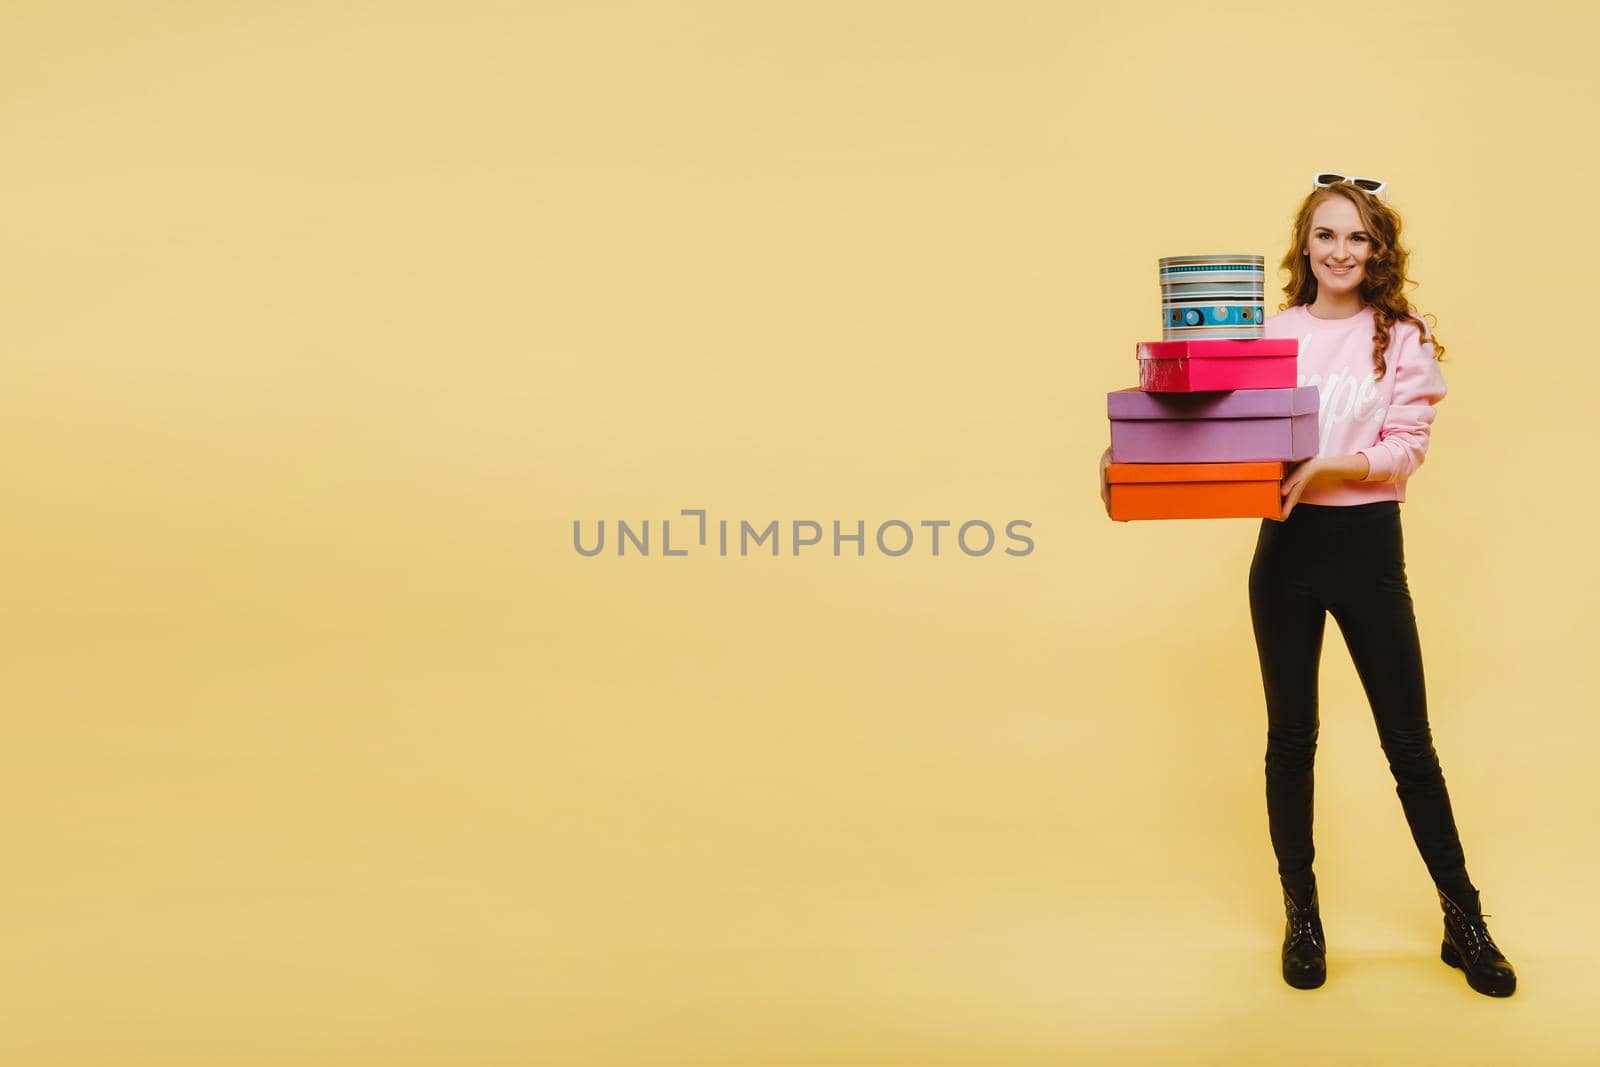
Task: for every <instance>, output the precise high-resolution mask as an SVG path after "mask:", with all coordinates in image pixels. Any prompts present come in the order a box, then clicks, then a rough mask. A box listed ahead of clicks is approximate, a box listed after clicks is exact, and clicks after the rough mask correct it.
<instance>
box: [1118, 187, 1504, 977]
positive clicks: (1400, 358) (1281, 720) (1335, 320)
mask: <svg viewBox="0 0 1600 1067" xmlns="http://www.w3.org/2000/svg"><path fill="white" fill-rule="evenodd" d="M1384 193H1385V189H1384V186H1383V183H1381V182H1377V181H1372V180H1370V179H1362V178H1356V179H1347V178H1344V177H1343V176H1341V175H1336V174H1323V175H1318V176H1317V178H1316V179H1315V181H1314V184H1313V188H1312V190H1311V192H1310V193H1309V194H1307V196H1306V198H1305V200H1304V201H1303V202H1302V203H1301V205H1300V209H1299V211H1298V212H1297V213H1296V215H1295V220H1294V232H1293V235H1292V237H1291V240H1290V244H1289V250H1288V253H1287V254H1286V255H1285V256H1284V259H1283V264H1282V266H1283V269H1284V270H1285V271H1287V272H1288V275H1289V282H1288V284H1287V285H1286V286H1285V287H1284V293H1285V294H1286V295H1287V296H1288V298H1289V299H1288V301H1287V303H1286V304H1285V305H1284V307H1283V308H1282V309H1281V310H1280V313H1279V314H1277V315H1274V316H1272V317H1271V318H1269V319H1268V320H1267V322H1266V336H1268V337H1296V338H1299V339H1300V351H1299V378H1300V383H1301V384H1302V385H1315V386H1317V387H1318V389H1319V392H1320V394H1321V441H1320V447H1319V448H1318V452H1317V455H1316V457H1315V458H1313V459H1309V460H1306V461H1305V462H1303V463H1299V464H1296V465H1295V466H1293V467H1291V468H1290V469H1289V470H1288V471H1287V472H1286V474H1285V477H1284V480H1283V485H1282V494H1283V510H1282V513H1281V515H1280V516H1279V518H1277V519H1264V520H1262V522H1261V529H1260V533H1259V535H1258V537H1257V540H1256V550H1255V557H1254V559H1253V561H1252V563H1251V567H1250V586H1249V589H1250V615H1251V622H1252V624H1253V626H1254V629H1255V638H1256V650H1257V653H1258V655H1259V658H1260V661H1261V679H1262V684H1263V687H1264V689H1265V692H1266V704H1267V747H1266V785H1267V790H1266V792H1267V818H1268V825H1269V829H1270V832H1271V837H1272V847H1273V851H1274V852H1275V853H1276V856H1277V864H1278V874H1279V878H1280V881H1281V883H1282V886H1283V899H1284V910H1285V912H1286V914H1287V922H1286V924H1285V932H1284V941H1283V952H1282V968H1283V978H1284V980H1285V981H1286V982H1288V983H1289V984H1290V985H1291V986H1294V987H1296V988H1299V989H1314V988H1316V987H1318V986H1320V985H1322V984H1323V982H1324V981H1325V980H1326V978H1327V963H1326V952H1325V945H1326V942H1325V941H1324V939H1323V931H1322V919H1321V916H1320V913H1319V901H1318V897H1317V885H1316V878H1315V875H1314V874H1313V873H1312V859H1313V857H1314V854H1315V853H1314V849H1313V847H1312V838H1311V824H1312V762H1313V759H1314V757H1315V755H1316V747H1317V731H1318V725H1319V721H1318V716H1317V665H1318V661H1319V659H1320V657H1321V651H1322V637H1323V630H1324V625H1325V623H1326V621H1327V616H1328V615H1329V614H1332V615H1333V618H1334V621H1335V622H1336V623H1337V624H1338V626H1339V629H1340V631H1341V632H1342V633H1343V635H1344V639H1345V644H1346V645H1347V646H1348V647H1349V649H1350V656H1351V659H1352V660H1353V661H1354V663H1355V667H1356V672H1357V674H1358V675H1359V676H1360V678H1361V684H1362V686H1363V688H1364V689H1365V690H1366V694H1367V699H1368V701H1369V702H1370V704H1371V706H1372V715H1373V719H1374V721H1375V722H1376V724H1377V728H1378V739H1379V742H1380V744H1381V745H1382V747H1383V752H1384V754H1385V756H1387V758H1388V762H1389V769H1390V771H1391V772H1392V773H1393V775H1394V779H1395V791H1396V792H1397V793H1398V794H1399V796H1400V803H1401V806H1402V808H1403V810H1404V812H1405V817H1406V821H1407V823H1408V824H1409V825H1410V828H1411V835H1412V839H1413V840H1414V841H1415V842H1416V845H1417V849H1418V851H1419V852H1421V854H1422V859H1423V861H1424V863H1425V864H1426V865H1427V869H1428V873H1429V875H1430V876H1431V877H1432V879H1433V882H1434V885H1435V888H1436V889H1437V891H1438V894H1439V903H1440V906H1441V907H1442V908H1443V910H1444V939H1443V942H1442V944H1441V946H1440V958H1441V959H1443V960H1444V962H1446V963H1448V964H1450V965H1451V966H1452V967H1459V968H1461V969H1462V970H1464V971H1465V972H1466V977H1467V982H1468V984H1469V985H1471V987H1472V988H1473V989H1475V990H1477V991H1478V992H1480V993H1485V994H1488V995H1490V996H1510V995H1511V994H1512V993H1513V992H1514V991H1515V990H1516V972H1515V970H1514V969H1513V968H1512V966H1511V964H1510V963H1508V962H1506V959H1505V957H1504V955H1502V954H1501V952H1500V950H1499V948H1497V947H1496V945H1495V943H1494V941H1493V939H1492V938H1491V937H1490V936H1489V930H1488V927H1487V926H1486V925H1485V924H1484V918H1485V916H1484V915H1483V913H1482V912H1481V911H1480V910H1479V900H1478V891H1477V889H1476V888H1475V887H1474V886H1473V884H1472V881H1471V879H1469V878H1468V877H1467V867H1466V857H1465V855H1464V854H1463V851H1462V847H1461V840H1460V837H1459V836H1458V834H1457V832H1456V825H1455V818H1454V815H1453V814H1452V812H1451V808H1450V796H1449V793H1448V791H1447V790H1446V788H1445V781H1444V775H1443V773H1442V771H1441V769H1440V765H1439V759H1438V756H1437V754H1436V753H1435V751H1434V747H1433V737H1432V732H1431V730H1430V727H1429V724H1428V711H1427V698H1426V692H1425V689H1424V684H1423V670H1422V652H1421V647H1420V644H1419V642H1418V638H1417V624H1416V618H1415V615H1414V614H1413V611H1412V602H1411V593H1410V590H1409V588H1408V586H1407V583H1406V572H1405V556H1404V550H1403V544H1402V536H1401V528H1400V506H1399V505H1400V501H1403V500H1404V499H1405V485H1406V479H1407V478H1408V477H1409V476H1410V475H1412V474H1413V473H1414V472H1415V471H1416V470H1417V468H1418V467H1419V466H1420V465H1421V464H1422V461H1423V457H1424V456H1426V454H1427V451H1428V431H1429V428H1430V426H1431V425H1432V423H1433V418H1434V407H1435V405H1436V404H1438V402H1439V401H1440V400H1441V399H1442V398H1443V397H1444V395H1445V384H1444V378H1443V376H1442V375H1441V374H1440V371H1439V365H1438V359H1439V357H1441V356H1442V355H1443V354H1444V348H1443V346H1442V345H1439V344H1437V343H1436V342H1435V341H1434V340H1433V338H1432V335H1431V332H1430V331H1429V329H1428V326H1427V323H1426V322H1425V321H1424V320H1423V319H1422V318H1421V316H1419V315H1418V314H1417V313H1416V312H1415V310H1414V309H1413V308H1412V307H1411V305H1410V303H1409V301H1408V300H1407V299H1406V296H1405V292H1404V288H1403V287H1404V286H1405V284H1406V283H1407V278H1406V269H1407V252H1406V249H1404V248H1403V247H1401V244H1400V228H1401V222H1400V217H1399V216H1398V215H1397V214H1396V213H1395V211H1394V209H1393V208H1391V207H1390V206H1389V205H1388V203H1387V201H1386V199H1385V196H1384ZM1109 458H1110V457H1109V450H1107V454H1106V455H1105V456H1103V457H1102V458H1101V471H1102V473H1101V490H1102V495H1104V492H1105V475H1104V468H1105V464H1106V463H1107V462H1108V461H1109Z"/></svg>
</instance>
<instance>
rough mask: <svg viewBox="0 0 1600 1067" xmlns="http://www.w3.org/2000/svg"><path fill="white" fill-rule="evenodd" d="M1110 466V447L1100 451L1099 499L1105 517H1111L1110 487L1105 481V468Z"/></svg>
mask: <svg viewBox="0 0 1600 1067" xmlns="http://www.w3.org/2000/svg"><path fill="white" fill-rule="evenodd" d="M1109 466H1111V449H1110V448H1109V447H1107V448H1106V450H1105V451H1104V452H1102V453H1100V500H1101V502H1102V503H1103V504H1105V506H1106V517H1107V518H1110V517H1111V487H1110V486H1109V485H1108V484H1107V483H1106V468H1107V467H1109Z"/></svg>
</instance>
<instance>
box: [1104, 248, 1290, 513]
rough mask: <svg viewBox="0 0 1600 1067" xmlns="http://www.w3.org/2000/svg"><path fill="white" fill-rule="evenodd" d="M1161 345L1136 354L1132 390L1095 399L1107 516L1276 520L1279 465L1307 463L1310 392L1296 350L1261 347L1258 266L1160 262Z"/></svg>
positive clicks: (1180, 259)
mask: <svg viewBox="0 0 1600 1067" xmlns="http://www.w3.org/2000/svg"><path fill="white" fill-rule="evenodd" d="M1160 272H1161V322H1162V340H1160V341H1143V342H1140V343H1139V345H1138V349H1137V351H1138V357H1139V385H1138V387H1137V388H1129V389H1119V390H1117V391H1115V392H1112V393H1107V394H1106V414H1107V415H1108V416H1109V417H1110V420H1111V464H1110V466H1108V467H1107V468H1106V482H1107V486H1108V489H1109V491H1110V497H1111V517H1112V518H1113V519H1117V520H1119V521H1127V520H1129V519H1225V518H1276V517H1277V516H1278V514H1279V513H1280V510H1281V498H1280V496H1279V486H1280V484H1281V483H1282V480H1283V472H1284V465H1285V464H1286V463H1294V462H1298V461H1299V460H1302V459H1309V458H1311V457H1312V456H1314V455H1316V454H1317V405H1318V396H1317V388H1316V386H1305V387H1303V388H1296V386H1295V365H1296V360H1297V357H1298V355H1299V342H1298V341H1296V340H1295V339H1294V338H1292V337H1286V338H1273V337H1264V336H1263V333H1264V331H1265V323H1266V317H1265V315H1264V303H1263V299H1262V293H1263V289H1264V285H1265V281H1266V268H1265V264H1264V262H1263V260H1262V257H1260V256H1170V257H1167V258H1165V259H1163V260H1161V263H1160Z"/></svg>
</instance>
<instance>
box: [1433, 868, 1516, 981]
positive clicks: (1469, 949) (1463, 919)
mask: <svg viewBox="0 0 1600 1067" xmlns="http://www.w3.org/2000/svg"><path fill="white" fill-rule="evenodd" d="M1438 893H1439V903H1440V905H1442V906H1443V908H1444V943H1443V944H1442V945H1440V946H1439V958H1440V959H1442V960H1444V961H1445V962H1446V963H1448V964H1449V965H1450V966H1452V967H1459V968H1461V969H1462V970H1463V971H1465V972H1467V984H1468V985H1469V986H1471V987H1472V988H1473V989H1476V990H1477V991H1478V992H1480V993H1482V994H1484V995H1485V996H1490V997H1509V996H1510V995H1511V994H1513V993H1515V992H1516V991H1517V972H1516V970H1515V969H1514V968H1512V966H1511V964H1510V963H1507V962H1506V958H1505V956H1503V955H1501V953H1500V948H1499V946H1497V945H1496V944H1495V943H1494V938H1492V937H1490V936H1489V927H1488V926H1486V925H1485V924H1484V921H1483V920H1484V919H1486V918H1487V917H1488V916H1486V915H1484V914H1483V913H1482V912H1481V911H1479V910H1478V909H1479V903H1478V894H1477V892H1476V891H1474V892H1473V894H1472V896H1471V898H1470V899H1463V900H1462V902H1461V903H1460V904H1457V903H1456V902H1455V901H1454V900H1452V899H1450V898H1449V897H1448V896H1446V895H1445V892H1444V890H1442V889H1440V890H1438Z"/></svg>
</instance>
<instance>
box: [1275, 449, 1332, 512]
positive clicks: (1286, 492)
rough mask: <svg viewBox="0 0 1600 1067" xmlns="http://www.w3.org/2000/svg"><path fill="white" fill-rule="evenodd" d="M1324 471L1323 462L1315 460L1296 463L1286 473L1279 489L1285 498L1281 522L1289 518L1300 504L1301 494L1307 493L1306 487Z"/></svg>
mask: <svg viewBox="0 0 1600 1067" xmlns="http://www.w3.org/2000/svg"><path fill="white" fill-rule="evenodd" d="M1322 469H1323V467H1322V460H1321V459H1320V458H1313V459H1308V460H1305V461H1303V462H1300V463H1296V464H1295V465H1294V466H1293V467H1290V468H1289V469H1288V470H1287V471H1286V472H1284V475H1283V484H1282V485H1281V486H1279V488H1278V492H1279V493H1280V494H1281V495H1282V497H1283V513H1282V514H1281V515H1279V516H1278V521H1279V522H1282V521H1283V520H1284V519H1287V518H1288V517H1289V512H1291V511H1293V510H1294V506H1295V505H1296V504H1298V503H1300V494H1301V493H1303V492H1305V491H1306V486H1308V485H1310V484H1311V480H1312V479H1313V478H1315V477H1316V476H1317V475H1318V474H1320V473H1322Z"/></svg>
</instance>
